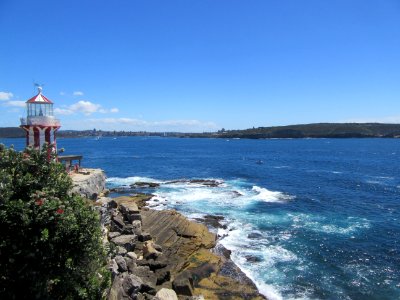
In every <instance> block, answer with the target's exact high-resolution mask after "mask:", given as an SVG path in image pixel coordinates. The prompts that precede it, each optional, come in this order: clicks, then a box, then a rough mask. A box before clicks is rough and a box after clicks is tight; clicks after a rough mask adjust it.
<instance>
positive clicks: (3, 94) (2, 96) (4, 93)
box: [0, 92, 14, 101]
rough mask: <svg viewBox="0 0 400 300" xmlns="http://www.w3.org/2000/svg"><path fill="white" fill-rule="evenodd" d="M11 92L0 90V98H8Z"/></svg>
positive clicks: (10, 96)
mask: <svg viewBox="0 0 400 300" xmlns="http://www.w3.org/2000/svg"><path fill="white" fill-rule="evenodd" d="M13 96H14V95H13V93H10V92H0V100H5V101H7V100H10V99H11V98H12V97H13Z"/></svg>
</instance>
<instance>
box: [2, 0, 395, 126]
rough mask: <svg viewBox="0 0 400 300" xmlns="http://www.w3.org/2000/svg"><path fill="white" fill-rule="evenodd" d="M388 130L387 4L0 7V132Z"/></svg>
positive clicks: (191, 0)
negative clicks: (38, 107)
mask: <svg viewBox="0 0 400 300" xmlns="http://www.w3.org/2000/svg"><path fill="white" fill-rule="evenodd" d="M33 81H36V82H39V83H44V90H43V93H44V94H45V95H46V96H47V97H48V98H50V99H52V100H53V101H54V102H55V107H56V108H57V110H56V111H57V112H58V117H59V118H60V119H61V121H62V125H63V129H90V128H98V129H106V130H114V129H115V130H133V131H135V130H147V131H153V130H157V131H214V130H218V129H220V128H222V127H224V128H226V129H236V128H240V129H244V128H248V127H253V126H255V127H258V126H271V125H287V124H298V123H313V122H345V121H360V122H364V121H376V122H392V123H393V122H396V123H400V1H399V0H375V1H370V0H335V1H321V0H304V1H298V0H275V1H269V0H241V1H239V0H158V1H154V0H146V1H144V0H141V1H139V0H114V1H101V0H97V1H89V0H87V1H84V0H79V1H75V0H69V1H54V0H53V1H50V0H49V1H41V0H36V1H32V0H24V1H18V0H0V127H4V126H17V125H18V122H19V117H20V116H23V115H25V112H24V108H23V107H21V105H23V104H22V102H21V101H26V100H27V99H28V98H30V97H32V96H33V95H34V94H35V93H36V92H35V90H34V88H33V84H32V83H33Z"/></svg>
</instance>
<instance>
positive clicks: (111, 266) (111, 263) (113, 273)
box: [108, 259, 119, 277]
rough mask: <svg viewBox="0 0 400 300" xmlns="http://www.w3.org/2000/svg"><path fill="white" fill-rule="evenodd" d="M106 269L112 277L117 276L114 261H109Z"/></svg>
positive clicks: (116, 265) (116, 266)
mask: <svg viewBox="0 0 400 300" xmlns="http://www.w3.org/2000/svg"><path fill="white" fill-rule="evenodd" d="M108 269H109V270H110V272H111V275H112V277H114V276H116V275H118V273H119V272H118V264H117V262H116V261H115V259H112V260H110V262H109V263H108Z"/></svg>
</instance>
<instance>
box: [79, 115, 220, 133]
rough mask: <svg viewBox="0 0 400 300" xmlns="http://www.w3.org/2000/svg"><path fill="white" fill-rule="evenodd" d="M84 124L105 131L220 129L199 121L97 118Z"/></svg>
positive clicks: (199, 130) (200, 130) (215, 125)
mask: <svg viewBox="0 0 400 300" xmlns="http://www.w3.org/2000/svg"><path fill="white" fill-rule="evenodd" d="M83 123H84V124H85V125H86V126H87V127H88V128H93V127H96V128H99V129H103V130H131V131H180V132H202V131H214V130H216V129H218V128H219V127H218V126H217V124H215V123H214V122H203V121H199V120H164V121H146V120H142V119H134V118H96V119H87V120H84V121H83ZM81 125H83V124H81Z"/></svg>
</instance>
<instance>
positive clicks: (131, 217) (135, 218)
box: [128, 214, 142, 222]
mask: <svg viewBox="0 0 400 300" xmlns="http://www.w3.org/2000/svg"><path fill="white" fill-rule="evenodd" d="M128 220H129V221H131V222H133V221H142V216H141V215H140V214H131V215H129V217H128Z"/></svg>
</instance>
